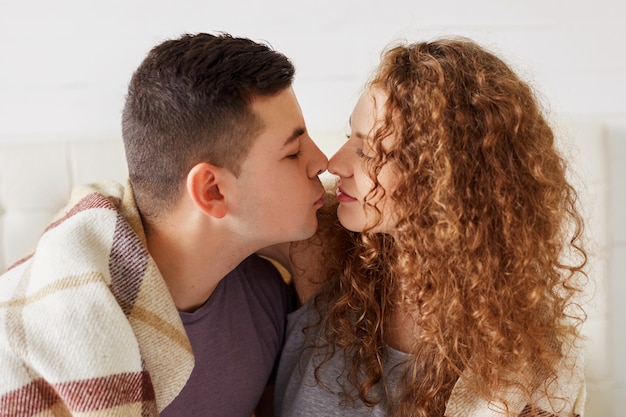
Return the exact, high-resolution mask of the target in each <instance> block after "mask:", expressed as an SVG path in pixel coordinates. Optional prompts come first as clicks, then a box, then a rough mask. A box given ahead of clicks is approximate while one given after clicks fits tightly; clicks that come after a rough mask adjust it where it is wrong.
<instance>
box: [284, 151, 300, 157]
mask: <svg viewBox="0 0 626 417" xmlns="http://www.w3.org/2000/svg"><path fill="white" fill-rule="evenodd" d="M301 155H302V151H301V150H298V152H296V153H294V154H291V155H287V158H289V159H298V158H300V156H301Z"/></svg>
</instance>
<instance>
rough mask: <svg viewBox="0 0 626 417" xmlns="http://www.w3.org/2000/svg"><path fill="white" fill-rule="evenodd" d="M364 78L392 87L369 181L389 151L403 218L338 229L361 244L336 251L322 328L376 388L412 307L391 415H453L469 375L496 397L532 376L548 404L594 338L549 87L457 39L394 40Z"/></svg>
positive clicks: (576, 219) (360, 378) (482, 392)
mask: <svg viewBox="0 0 626 417" xmlns="http://www.w3.org/2000/svg"><path fill="white" fill-rule="evenodd" d="M367 88H368V89H374V88H376V89H380V90H382V91H384V92H385V93H386V95H387V102H386V105H385V116H384V120H382V121H381V122H382V123H381V124H380V125H379V126H380V127H379V128H377V129H376V131H375V132H374V134H373V146H374V148H375V150H376V152H375V154H376V156H375V157H374V158H373V159H372V160H371V161H369V162H368V163H367V169H368V171H369V174H370V177H371V178H372V180H373V181H374V183H375V188H374V190H372V192H371V193H370V195H376V193H377V192H379V191H380V190H378V191H377V189H379V188H380V185H379V184H378V182H377V181H376V178H377V175H378V173H379V172H380V170H381V167H382V166H383V165H384V164H392V166H393V167H394V169H395V171H396V172H397V173H398V178H397V187H395V189H393V190H386V192H387V193H388V196H389V197H390V198H391V199H393V201H394V203H395V207H396V208H397V212H396V213H395V218H397V219H398V220H397V223H396V230H397V232H396V233H395V234H394V236H393V237H391V236H390V235H385V234H377V233H372V232H368V231H367V230H366V231H364V232H363V233H361V234H359V235H357V237H356V238H355V235H353V234H342V235H336V234H335V235H333V236H329V237H328V239H333V238H334V239H338V237H337V236H343V237H341V238H342V239H343V238H346V239H348V240H349V243H350V244H349V246H348V248H346V245H345V244H344V245H343V246H342V245H339V246H340V247H342V248H343V249H342V252H341V254H340V256H336V253H335V255H334V256H335V257H334V259H330V258H329V259H330V260H328V261H326V264H325V265H326V266H327V270H328V274H329V277H332V278H331V279H329V282H328V284H327V285H326V286H325V287H324V288H323V289H322V290H321V292H320V293H319V294H318V295H317V297H316V300H317V301H316V303H317V305H321V306H323V309H324V312H323V313H324V314H323V317H324V318H323V320H322V323H321V325H322V329H323V333H322V335H323V337H322V339H321V340H323V341H325V342H326V343H327V347H328V348H329V350H328V351H329V352H331V353H330V354H332V352H334V351H335V350H336V348H344V349H346V350H347V351H348V352H349V354H350V355H349V357H350V358H351V359H350V361H351V363H349V364H348V367H349V380H350V382H351V383H352V384H353V385H354V386H355V387H356V388H357V391H358V396H359V397H360V399H361V400H362V401H364V402H366V403H368V404H374V403H377V402H379V401H380V400H381V399H380V398H377V397H376V396H375V395H374V394H373V392H375V391H374V390H372V391H370V390H371V388H372V387H373V386H374V385H375V384H376V383H378V382H379V381H380V380H381V378H382V363H383V352H384V349H385V333H386V331H387V327H386V326H387V319H388V317H389V314H390V312H392V311H394V309H396V308H397V307H398V306H403V308H409V309H413V310H412V311H415V312H417V314H416V317H417V325H418V327H419V329H420V331H419V333H418V334H415V335H413V336H412V338H413V341H414V343H413V346H414V349H413V351H412V352H408V353H411V354H413V358H414V360H413V363H412V365H411V366H410V367H409V371H408V372H407V373H406V375H405V377H404V381H403V384H402V385H401V386H400V388H398V391H397V392H396V393H395V396H394V401H392V402H391V405H390V410H389V413H390V415H395V416H423V417H426V416H428V417H432V416H443V415H444V412H445V407H446V402H447V400H448V398H449V397H450V394H451V392H452V388H453V387H454V385H455V383H456V382H457V380H458V379H459V377H460V375H461V374H464V375H471V376H472V378H473V379H472V383H471V387H472V389H473V390H474V391H475V393H476V395H479V396H481V397H483V398H485V399H488V400H498V399H500V397H499V393H501V392H502V391H503V390H504V389H507V388H510V387H511V386H515V387H518V388H521V389H522V391H523V392H524V393H525V395H526V396H527V400H528V404H529V407H530V408H528V409H527V412H528V413H529V414H528V415H533V414H534V413H537V411H536V410H534V407H533V404H532V399H531V395H532V393H533V392H535V391H537V390H539V389H544V390H546V391H547V386H548V385H549V384H550V383H551V382H553V381H554V380H555V379H556V369H555V367H556V363H557V362H558V361H559V360H560V359H561V357H562V355H563V353H562V352H563V346H562V345H563V343H564V341H566V340H576V339H577V338H579V337H581V336H580V334H579V328H580V325H581V323H582V321H583V320H584V318H585V316H584V311H583V310H582V308H581V307H580V305H578V304H577V301H576V300H577V299H576V295H577V294H578V293H580V292H581V291H582V288H583V285H584V282H585V280H586V274H585V270H584V268H585V266H586V263H587V254H586V252H585V249H584V247H583V244H582V233H583V220H582V217H581V215H580V213H579V211H578V208H577V193H576V191H575V189H574V188H573V187H572V185H570V183H569V182H568V179H567V178H566V171H567V165H566V161H565V160H564V158H563V157H562V156H561V155H560V153H559V152H558V150H557V149H556V146H555V138H554V134H553V131H552V129H551V128H550V126H549V124H548V123H547V121H546V118H545V117H544V115H543V112H542V109H541V108H540V106H539V104H538V100H537V99H536V97H535V95H534V93H533V91H532V89H531V88H530V87H529V85H528V84H527V83H525V82H524V81H522V80H521V79H520V78H519V77H518V76H517V75H516V74H515V73H514V71H512V70H511V68H510V67H509V66H508V65H507V64H506V63H504V62H503V61H502V60H501V59H500V58H498V57H497V56H495V55H494V54H493V53H491V52H489V51H487V50H485V49H484V48H482V47H480V46H479V45H477V44H476V43H475V42H473V41H471V40H468V39H457V38H449V39H439V40H436V41H431V42H420V43H413V44H406V45H398V46H394V47H391V48H389V49H387V50H386V51H385V52H384V53H383V55H382V59H381V62H380V65H379V66H378V68H377V70H376V72H375V73H374V75H373V78H372V79H371V80H370V81H369V83H368V85H367ZM390 134H393V135H394V137H395V140H394V141H393V143H391V144H388V143H386V144H385V146H384V147H383V144H382V138H385V137H387V136H389V135H390ZM366 204H367V203H366ZM370 208H371V209H372V210H373V211H375V212H376V209H375V208H373V207H370ZM378 215H379V216H383V215H385V213H380V212H378ZM327 224H332V222H330V223H327ZM320 366H321V367H323V366H324V365H323V364H322V365H320ZM318 371H319V368H318Z"/></svg>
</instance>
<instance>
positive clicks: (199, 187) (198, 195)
mask: <svg viewBox="0 0 626 417" xmlns="http://www.w3.org/2000/svg"><path fill="white" fill-rule="evenodd" d="M224 174H225V172H224V169H223V168H219V167H216V166H215V165H211V164H209V163H207V162H201V163H199V164H197V165H195V166H194V167H193V168H191V170H190V171H189V173H188V174H187V193H188V194H189V196H190V197H191V199H192V200H193V202H194V203H195V205H196V206H197V207H198V208H199V209H200V210H202V211H203V212H205V213H206V214H208V215H209V216H213V217H215V218H218V219H221V218H222V217H224V216H225V215H226V212H227V211H228V210H227V207H226V199H225V198H224V196H223V195H222V193H221V192H220V182H221V180H222V176H223V175H224Z"/></svg>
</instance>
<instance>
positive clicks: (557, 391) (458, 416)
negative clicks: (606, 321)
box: [445, 341, 587, 417]
mask: <svg viewBox="0 0 626 417" xmlns="http://www.w3.org/2000/svg"><path fill="white" fill-rule="evenodd" d="M558 365H559V366H558V367H557V375H556V377H557V379H556V381H555V382H556V383H546V382H545V381H542V380H538V379H536V380H535V381H534V383H530V384H528V385H530V386H532V387H534V388H535V391H534V394H533V403H534V404H535V407H536V410H534V411H533V410H532V409H531V407H530V406H528V405H527V400H526V397H525V396H524V395H523V392H522V391H521V389H520V388H518V387H511V388H509V389H507V390H503V391H502V393H501V396H502V400H506V404H507V405H508V407H507V406H505V405H504V403H503V402H500V401H493V402H487V401H486V400H484V399H482V398H479V397H477V396H476V395H475V394H474V393H473V391H472V389H471V388H470V382H469V381H470V378H468V377H467V375H466V376H465V377H464V376H462V377H461V378H460V379H459V380H458V381H457V383H456V385H455V386H454V388H453V390H452V395H451V396H450V399H449V400H448V405H447V407H446V414H445V415H446V417H468V416H476V417H502V416H519V417H527V416H534V415H538V416H542V417H565V416H567V417H581V416H583V415H584V410H585V401H586V397H587V391H586V383H585V375H584V358H583V355H582V350H581V349H580V348H578V347H575V346H574V344H573V342H571V341H567V342H566V343H564V346H563V358H562V360H561V361H560V362H559V364H558ZM518 376H521V375H518ZM546 392H547V393H549V394H550V399H548V398H547V397H546V395H545V394H546Z"/></svg>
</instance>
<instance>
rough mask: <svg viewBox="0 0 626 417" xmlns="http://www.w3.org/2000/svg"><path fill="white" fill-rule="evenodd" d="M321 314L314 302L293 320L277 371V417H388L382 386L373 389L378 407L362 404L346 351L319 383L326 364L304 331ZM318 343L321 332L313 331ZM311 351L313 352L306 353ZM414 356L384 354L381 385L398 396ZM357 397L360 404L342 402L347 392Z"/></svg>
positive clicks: (329, 365) (395, 352)
mask: <svg viewBox="0 0 626 417" xmlns="http://www.w3.org/2000/svg"><path fill="white" fill-rule="evenodd" d="M318 319H319V314H318V313H317V311H316V309H315V307H314V305H313V303H312V302H308V303H307V304H305V305H304V306H302V307H300V308H299V309H298V310H296V311H294V312H293V313H291V314H289V316H288V320H287V334H286V342H285V346H284V348H283V353H282V357H281V361H280V365H279V368H278V374H277V378H276V390H275V406H276V410H275V412H276V416H277V417H319V416H342V417H352V416H355V417H356V416H358V417H362V416H385V415H387V411H386V410H387V397H386V395H385V394H384V390H383V389H382V387H381V384H380V383H379V384H378V385H377V386H375V387H374V388H372V390H374V391H373V393H374V394H375V395H376V396H377V397H379V398H381V399H382V401H381V402H380V403H378V404H377V405H376V406H374V407H370V406H367V405H366V404H365V403H363V402H362V401H360V400H359V399H358V395H357V394H356V393H354V389H352V390H351V389H350V388H349V387H350V386H351V385H350V384H349V383H348V381H347V371H346V370H345V365H344V356H345V354H346V352H345V350H338V351H337V352H335V354H334V356H333V357H332V358H331V359H330V360H329V361H328V362H326V363H325V364H324V365H323V366H322V367H321V368H320V369H319V371H318V377H319V380H320V381H319V382H317V381H316V379H315V368H316V367H317V365H318V364H319V363H320V362H321V361H322V360H323V359H324V356H323V353H320V351H319V349H315V348H312V347H310V346H311V343H312V342H311V340H310V338H309V337H308V336H309V335H306V336H305V334H304V332H303V329H304V328H305V327H306V326H308V325H311V324H314V323H317V321H318ZM312 332H313V333H314V334H313V335H312V336H313V339H317V336H318V334H319V327H317V328H314V329H313V330H312ZM307 346H309V347H308V348H307ZM410 359H411V355H409V354H406V353H404V352H400V351H398V350H395V349H393V348H391V347H387V348H386V350H385V356H384V363H383V379H382V385H385V386H386V388H387V393H389V395H393V393H394V392H395V389H396V387H397V384H398V381H399V380H400V379H401V378H402V376H403V374H404V372H405V371H406V369H407V364H408V361H409V360H410ZM344 386H345V387H348V390H347V392H350V393H352V396H353V398H355V401H345V400H343V397H342V393H343V392H344V389H343V387H344Z"/></svg>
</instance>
